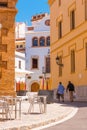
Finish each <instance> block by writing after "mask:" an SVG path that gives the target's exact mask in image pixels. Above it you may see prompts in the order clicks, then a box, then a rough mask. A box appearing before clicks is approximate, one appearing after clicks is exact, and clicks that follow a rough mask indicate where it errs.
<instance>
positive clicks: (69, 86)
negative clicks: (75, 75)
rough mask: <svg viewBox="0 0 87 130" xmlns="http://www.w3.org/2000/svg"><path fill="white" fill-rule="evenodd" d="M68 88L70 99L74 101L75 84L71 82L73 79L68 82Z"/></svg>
mask: <svg viewBox="0 0 87 130" xmlns="http://www.w3.org/2000/svg"><path fill="white" fill-rule="evenodd" d="M67 90H68V91H69V96H70V101H71V102H73V92H75V87H74V84H72V83H71V81H69V82H68V85H67V89H66V92H67Z"/></svg>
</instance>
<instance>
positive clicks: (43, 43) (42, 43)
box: [40, 37, 45, 46]
mask: <svg viewBox="0 0 87 130" xmlns="http://www.w3.org/2000/svg"><path fill="white" fill-rule="evenodd" d="M40 46H45V38H44V37H41V38H40Z"/></svg>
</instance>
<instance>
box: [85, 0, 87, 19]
mask: <svg viewBox="0 0 87 130" xmlns="http://www.w3.org/2000/svg"><path fill="white" fill-rule="evenodd" d="M85 20H87V0H85Z"/></svg>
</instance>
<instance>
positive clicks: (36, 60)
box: [32, 58, 38, 69]
mask: <svg viewBox="0 0 87 130" xmlns="http://www.w3.org/2000/svg"><path fill="white" fill-rule="evenodd" d="M32 68H33V69H37V68H38V59H37V58H32Z"/></svg>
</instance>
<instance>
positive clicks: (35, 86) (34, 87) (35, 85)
mask: <svg viewBox="0 0 87 130" xmlns="http://www.w3.org/2000/svg"><path fill="white" fill-rule="evenodd" d="M39 89H40V85H39V84H38V83H37V82H34V83H32V85H31V92H38V91H39Z"/></svg>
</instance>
